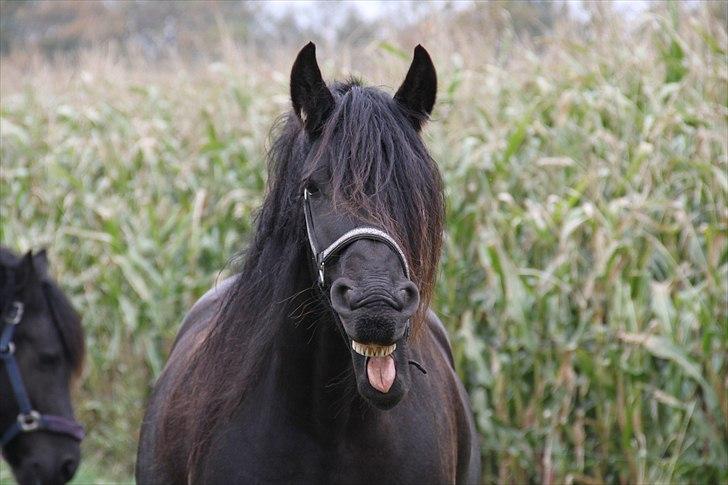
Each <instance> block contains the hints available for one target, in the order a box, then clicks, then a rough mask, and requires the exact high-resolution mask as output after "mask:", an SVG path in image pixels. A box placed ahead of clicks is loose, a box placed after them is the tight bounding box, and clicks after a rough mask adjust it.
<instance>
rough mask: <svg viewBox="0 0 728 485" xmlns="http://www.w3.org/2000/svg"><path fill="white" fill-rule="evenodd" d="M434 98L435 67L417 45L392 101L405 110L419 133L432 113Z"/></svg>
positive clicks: (423, 50)
mask: <svg viewBox="0 0 728 485" xmlns="http://www.w3.org/2000/svg"><path fill="white" fill-rule="evenodd" d="M435 96H437V74H436V73H435V65H434V64H433V63H432V59H430V54H428V53H427V51H426V50H425V48H424V47H422V46H421V45H418V46H417V47H415V55H414V58H413V59H412V64H411V65H410V68H409V71H407V76H406V77H405V78H404V82H403V83H402V85H401V86H400V87H399V89H398V90H397V94H395V95H394V99H395V101H397V102H398V103H399V104H400V105H401V106H402V107H403V108H404V109H405V112H406V113H407V117H408V118H409V119H410V121H411V122H412V126H414V127H415V130H417V131H419V130H420V128H422V125H423V124H424V122H425V121H426V120H427V118H428V117H429V116H430V113H432V108H433V107H434V106H435Z"/></svg>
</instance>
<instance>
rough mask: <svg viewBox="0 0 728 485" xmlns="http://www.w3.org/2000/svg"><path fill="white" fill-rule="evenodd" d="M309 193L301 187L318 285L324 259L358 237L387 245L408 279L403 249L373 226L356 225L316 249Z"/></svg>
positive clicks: (321, 279) (320, 282)
mask: <svg viewBox="0 0 728 485" xmlns="http://www.w3.org/2000/svg"><path fill="white" fill-rule="evenodd" d="M310 198H311V194H310V193H309V191H308V189H303V212H304V215H305V217H306V233H307V235H308V243H309V245H310V246H311V253H312V254H313V258H314V263H315V265H316V269H317V270H318V283H319V285H320V286H323V285H324V276H325V275H324V271H325V267H326V261H328V260H329V259H331V257H332V256H334V255H336V254H337V253H338V252H339V251H340V250H341V249H343V248H344V247H345V246H348V245H349V244H351V243H353V242H354V241H358V240H360V239H369V240H373V241H380V242H383V243H385V244H386V245H388V246H389V247H390V248H392V250H393V251H394V252H395V253H396V254H397V256H398V257H399V261H400V263H401V264H402V268H403V269H404V275H405V277H406V278H407V279H410V270H409V265H408V264H407V258H406V257H405V255H404V251H402V248H400V247H399V244H397V241H395V240H394V238H392V237H391V236H390V235H389V234H387V233H386V232H384V231H382V230H379V229H375V228H373V227H366V226H364V227H357V228H354V229H352V230H350V231H347V232H345V233H344V234H342V235H341V236H340V237H339V238H338V239H337V240H336V241H334V242H333V243H331V244H330V245H329V246H327V247H326V248H325V249H323V250H322V251H318V249H317V248H316V243H315V242H314V238H315V233H314V221H313V214H312V213H311V201H310Z"/></svg>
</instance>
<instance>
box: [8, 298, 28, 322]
mask: <svg viewBox="0 0 728 485" xmlns="http://www.w3.org/2000/svg"><path fill="white" fill-rule="evenodd" d="M24 310H25V305H23V302H22V301H14V302H13V303H12V304H11V305H10V313H9V314H8V315H7V316H6V317H5V321H6V322H7V323H9V324H10V325H17V324H19V323H20V320H22V319H23V311H24Z"/></svg>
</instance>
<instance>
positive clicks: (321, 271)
mask: <svg viewBox="0 0 728 485" xmlns="http://www.w3.org/2000/svg"><path fill="white" fill-rule="evenodd" d="M318 276H319V284H320V285H321V286H323V284H324V262H323V261H321V264H319V267H318Z"/></svg>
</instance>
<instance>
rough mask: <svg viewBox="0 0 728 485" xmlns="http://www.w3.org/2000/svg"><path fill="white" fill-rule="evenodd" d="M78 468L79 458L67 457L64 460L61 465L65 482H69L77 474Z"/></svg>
mask: <svg viewBox="0 0 728 485" xmlns="http://www.w3.org/2000/svg"><path fill="white" fill-rule="evenodd" d="M77 468H78V460H76V459H75V458H70V457H69V458H66V459H65V460H63V464H62V465H61V478H62V479H63V481H64V482H68V481H70V480H71V478H73V476H74V475H75V474H76V469H77Z"/></svg>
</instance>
